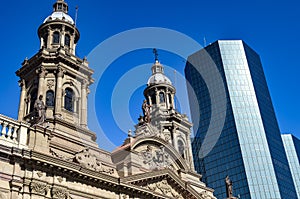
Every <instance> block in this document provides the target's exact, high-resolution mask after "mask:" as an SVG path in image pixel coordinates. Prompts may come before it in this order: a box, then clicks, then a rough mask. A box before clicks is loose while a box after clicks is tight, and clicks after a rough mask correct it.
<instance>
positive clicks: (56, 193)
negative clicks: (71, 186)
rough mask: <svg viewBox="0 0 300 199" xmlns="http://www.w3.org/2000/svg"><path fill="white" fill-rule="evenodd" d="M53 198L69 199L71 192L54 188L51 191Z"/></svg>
mask: <svg viewBox="0 0 300 199" xmlns="http://www.w3.org/2000/svg"><path fill="white" fill-rule="evenodd" d="M51 194H52V198H56V199H68V198H69V192H68V191H67V190H66V189H63V188H58V187H53V188H52V190H51Z"/></svg>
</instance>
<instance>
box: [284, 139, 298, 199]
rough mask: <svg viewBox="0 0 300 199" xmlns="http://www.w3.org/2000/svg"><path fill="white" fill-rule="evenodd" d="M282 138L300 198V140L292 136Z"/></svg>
mask: <svg viewBox="0 0 300 199" xmlns="http://www.w3.org/2000/svg"><path fill="white" fill-rule="evenodd" d="M281 138H282V141H283V145H284V149H285V152H286V155H287V159H288V162H289V165H290V169H291V173H292V177H293V181H294V184H295V187H296V191H297V196H298V198H300V140H299V139H298V138H296V137H295V136H293V135H292V134H283V135H281Z"/></svg>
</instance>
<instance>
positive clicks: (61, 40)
mask: <svg viewBox="0 0 300 199" xmlns="http://www.w3.org/2000/svg"><path fill="white" fill-rule="evenodd" d="M65 34H66V32H65V26H62V31H61V34H59V35H60V40H59V41H60V46H65Z"/></svg>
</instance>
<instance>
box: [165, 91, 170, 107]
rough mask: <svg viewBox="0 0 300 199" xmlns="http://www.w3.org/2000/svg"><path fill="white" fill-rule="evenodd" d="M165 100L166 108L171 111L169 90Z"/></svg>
mask: <svg viewBox="0 0 300 199" xmlns="http://www.w3.org/2000/svg"><path fill="white" fill-rule="evenodd" d="M165 99H166V105H167V106H166V108H167V109H169V108H170V101H169V90H168V88H167V90H166V93H165Z"/></svg>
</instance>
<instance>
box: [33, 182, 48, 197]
mask: <svg viewBox="0 0 300 199" xmlns="http://www.w3.org/2000/svg"><path fill="white" fill-rule="evenodd" d="M30 189H31V192H33V193H37V194H42V195H47V193H48V191H49V186H48V185H47V184H46V183H43V182H32V183H31V184H30Z"/></svg>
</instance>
